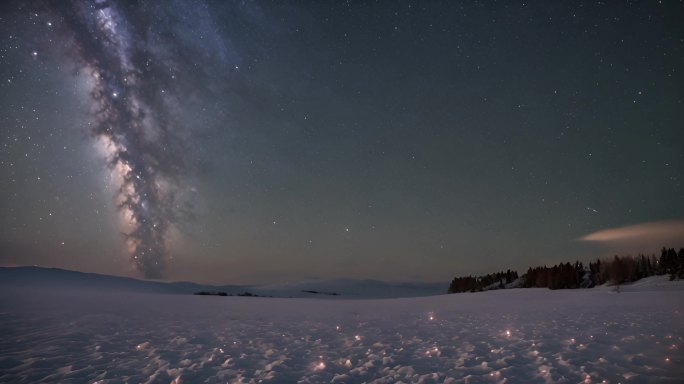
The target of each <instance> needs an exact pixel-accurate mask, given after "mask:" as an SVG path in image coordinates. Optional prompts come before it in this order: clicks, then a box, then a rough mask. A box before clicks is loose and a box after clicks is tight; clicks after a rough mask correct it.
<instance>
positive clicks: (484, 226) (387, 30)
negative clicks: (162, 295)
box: [0, 1, 684, 283]
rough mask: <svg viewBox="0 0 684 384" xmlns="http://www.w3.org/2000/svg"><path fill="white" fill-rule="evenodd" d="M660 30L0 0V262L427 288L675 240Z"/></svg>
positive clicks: (674, 102)
mask: <svg viewBox="0 0 684 384" xmlns="http://www.w3.org/2000/svg"><path fill="white" fill-rule="evenodd" d="M682 20H684V4H683V3H682V2H681V1H662V2H658V1H648V2H602V1H598V2H597V1H594V2H579V1H569V2H561V1H540V2H531V3H518V2H510V1H501V2H463V3H461V2H456V1H444V2H438V1H427V2H417V1H411V2H406V1H378V2H342V1H322V2H321V1H312V2H288V1H277V2H224V1H216V2H198V1H171V2H158V1H150V2H144V1H141V2H137V3H136V2H128V1H126V2H117V1H92V2H91V1H81V2H79V1H75V2H68V1H53V2H31V1H28V2H27V1H3V2H2V4H1V5H0V121H1V125H0V130H1V132H0V133H1V137H2V146H1V147H0V175H1V180H2V181H1V183H0V265H5V266H12V265H41V266H51V267H61V268H69V269H77V270H82V271H93V272H100V273H109V274H117V275H129V276H137V277H149V278H163V279H172V280H178V279H183V280H194V281H198V282H211V283H270V282H283V281H292V280H300V279H310V278H336V277H351V278H375V279H381V280H424V281H447V280H449V279H450V278H452V277H453V276H454V275H464V274H470V273H487V272H494V271H498V270H502V269H504V270H505V269H508V268H511V269H518V270H520V271H524V270H526V269H527V267H528V266H533V265H543V264H547V265H552V264H555V263H557V262H560V261H573V260H576V259H579V260H582V261H587V260H590V259H592V258H595V257H609V256H612V255H613V254H615V253H620V254H627V253H632V254H636V253H638V252H646V253H655V252H658V251H659V249H660V247H662V246H668V247H680V246H684V185H683V184H684V22H682ZM624 227H627V228H624Z"/></svg>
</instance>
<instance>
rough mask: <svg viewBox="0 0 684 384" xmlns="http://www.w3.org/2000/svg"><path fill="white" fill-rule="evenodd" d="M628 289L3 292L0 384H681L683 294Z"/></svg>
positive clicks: (18, 288)
mask: <svg viewBox="0 0 684 384" xmlns="http://www.w3.org/2000/svg"><path fill="white" fill-rule="evenodd" d="M665 283H666V282H665V281H660V282H657V283H653V284H665ZM653 284H650V285H649V284H646V285H647V286H652V285H653ZM673 286H677V287H681V284H679V285H678V284H675V285H673ZM631 289H632V290H623V291H622V293H615V292H613V291H611V290H609V289H593V290H559V291H551V290H546V289H511V290H498V291H490V292H482V293H464V294H456V295H442V296H431V297H422V298H406V299H383V300H328V299H278V298H250V297H214V296H193V295H162V294H152V293H140V292H131V291H128V292H117V291H115V290H74V289H50V290H45V289H42V288H41V287H28V286H26V285H12V284H4V285H3V286H2V291H1V293H0V334H1V335H2V338H1V339H0V382H3V383H5V382H8V383H37V382H67V383H68V382H71V383H86V382H88V383H93V382H98V383H119V382H129V383H171V382H173V383H204V382H207V383H225V382H250V381H252V380H254V382H259V381H261V380H263V382H273V383H296V382H302V383H331V382H335V383H362V382H377V383H395V382H407V383H408V382H423V383H430V382H440V383H441V382H447V383H454V382H458V383H466V382H468V383H480V382H481V383H503V382H506V383H556V382H567V383H578V382H598V383H600V382H603V381H604V380H605V381H606V382H610V383H619V382H622V383H680V382H681V378H682V377H684V350H683V348H684V340H683V338H684V311H682V304H683V303H684V291H682V290H681V289H680V288H676V289H667V290H653V289H651V288H646V289H644V290H638V289H637V288H631Z"/></svg>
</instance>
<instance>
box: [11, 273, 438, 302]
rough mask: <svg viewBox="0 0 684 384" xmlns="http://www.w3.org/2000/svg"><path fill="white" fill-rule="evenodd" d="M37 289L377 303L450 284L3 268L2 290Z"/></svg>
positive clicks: (433, 292) (435, 291)
mask: <svg viewBox="0 0 684 384" xmlns="http://www.w3.org/2000/svg"><path fill="white" fill-rule="evenodd" d="M2 286H18V287H32V288H38V289H50V288H51V287H59V288H70V289H90V290H108V291H123V292H142V293H160V294H193V293H197V292H201V291H205V292H226V293H227V294H230V295H238V294H244V293H250V294H253V295H258V296H273V297H299V298H327V299H330V298H336V299H377V298H400V297H420V296H433V295H440V294H445V293H446V289H447V288H448V283H446V282H445V283H395V282H383V281H378V280H356V279H320V280H318V279H316V280H307V281H303V282H297V283H288V284H275V285H208V284H197V283H193V282H162V281H150V280H139V279H134V278H130V277H121V276H110V275H103V274H98V273H86V272H78V271H71V270H66V269H59V268H43V267H0V287H2Z"/></svg>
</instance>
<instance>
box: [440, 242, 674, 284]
mask: <svg viewBox="0 0 684 384" xmlns="http://www.w3.org/2000/svg"><path fill="white" fill-rule="evenodd" d="M654 275H669V276H670V280H674V279H684V248H680V249H679V252H677V251H675V249H674V248H669V249H667V248H663V249H662V250H661V253H660V257H656V255H649V256H646V255H641V254H640V255H638V256H631V255H627V256H617V255H616V256H614V257H613V258H612V259H611V258H609V259H603V260H601V259H597V260H596V261H594V262H590V263H589V265H586V266H585V265H584V264H583V263H581V262H580V261H576V262H574V263H560V264H557V265H554V266H553V267H547V266H542V267H530V268H528V269H527V272H526V273H525V274H523V275H522V276H520V277H518V272H516V271H511V270H510V269H509V270H508V271H506V272H497V273H493V274H487V275H483V276H463V277H455V278H454V279H453V280H452V281H451V284H450V285H449V290H448V292H449V293H459V292H478V291H486V290H491V289H504V288H549V289H573V288H591V287H594V286H596V285H602V284H605V283H610V284H614V285H620V284H624V283H629V282H633V281H637V280H639V279H641V278H644V277H648V276H654Z"/></svg>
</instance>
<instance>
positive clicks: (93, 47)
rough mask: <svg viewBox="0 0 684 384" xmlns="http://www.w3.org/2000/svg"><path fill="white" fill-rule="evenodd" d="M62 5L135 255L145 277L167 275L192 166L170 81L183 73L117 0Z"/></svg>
mask: <svg viewBox="0 0 684 384" xmlns="http://www.w3.org/2000/svg"><path fill="white" fill-rule="evenodd" d="M59 13H60V15H61V17H62V18H63V20H64V23H65V24H66V25H67V26H68V30H67V33H68V34H69V35H70V37H71V38H72V39H73V44H74V49H73V51H72V53H73V58H74V59H75V60H76V61H77V62H78V65H79V66H80V67H81V70H82V72H84V73H85V75H86V76H88V80H89V81H88V83H89V84H90V97H91V99H92V102H93V103H94V107H95V112H94V122H93V124H92V125H91V133H92V135H93V136H94V137H95V138H96V139H97V140H98V141H99V143H100V144H101V145H102V147H103V148H104V150H105V153H106V156H107V163H108V166H109V168H110V169H111V171H112V172H113V173H114V179H115V180H116V181H117V182H118V184H119V188H118V193H117V196H116V203H117V207H118V209H119V211H120V214H121V216H122V219H123V223H122V227H123V229H124V235H125V243H126V247H127V250H128V252H129V254H130V259H131V262H132V263H133V265H134V266H135V267H136V269H138V270H139V271H141V272H142V273H143V274H144V275H145V277H149V278H154V277H160V276H161V275H162V272H163V270H164V267H165V263H166V262H167V260H168V258H169V252H168V247H167V240H168V239H167V236H168V234H169V231H170V229H171V227H172V226H173V225H174V224H175V223H176V222H177V221H178V218H179V205H178V203H177V198H176V194H177V192H178V190H179V177H180V175H181V174H182V173H183V170H184V169H185V165H184V163H183V160H182V159H183V158H182V156H181V154H182V153H183V152H184V151H185V148H183V145H182V144H181V141H180V140H179V138H178V136H177V135H176V134H174V129H177V128H178V127H176V126H174V124H173V123H172V122H171V121H170V119H169V118H168V116H169V107H170V104H171V102H172V98H171V96H167V95H166V93H167V92H168V91H167V89H165V88H164V85H165V84H168V83H170V82H171V81H172V80H173V79H174V78H175V75H174V72H173V70H172V66H171V63H168V62H164V60H163V59H160V58H159V57H157V56H158V55H155V54H154V53H153V52H152V51H151V50H150V49H149V47H148V46H147V45H146V44H144V43H140V41H141V40H140V37H141V36H140V33H142V32H141V31H139V30H137V29H136V28H135V27H134V25H132V23H129V22H128V20H127V19H126V17H125V13H124V12H123V11H122V10H121V9H118V8H117V7H116V6H115V5H114V4H112V3H108V2H93V3H81V2H74V3H73V5H72V6H65V7H64V8H63V9H60V10H59Z"/></svg>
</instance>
